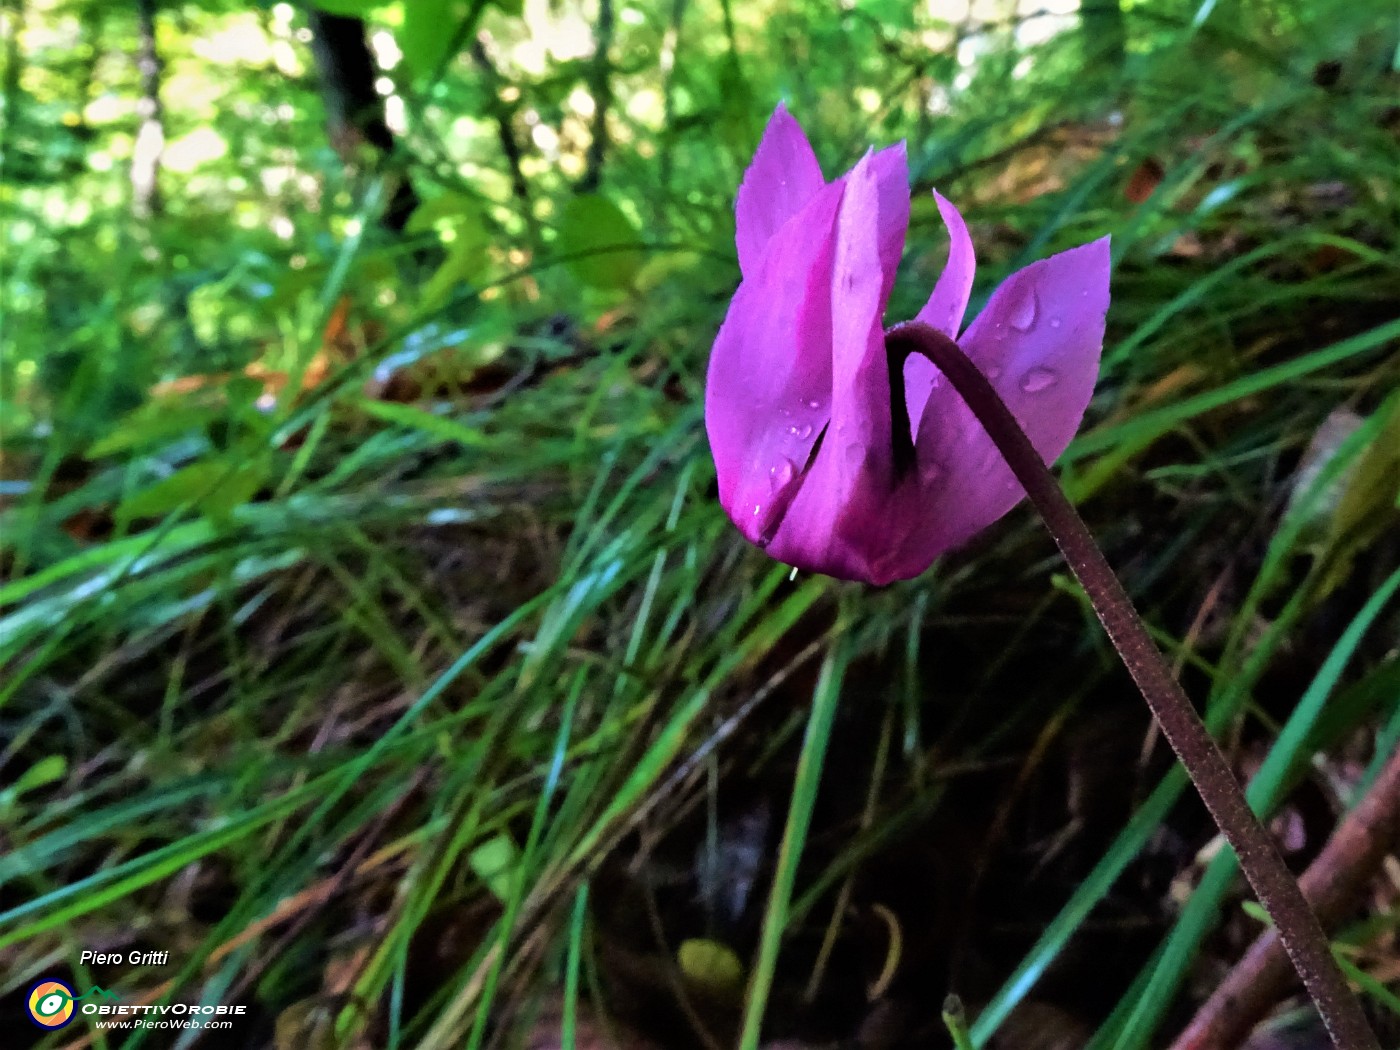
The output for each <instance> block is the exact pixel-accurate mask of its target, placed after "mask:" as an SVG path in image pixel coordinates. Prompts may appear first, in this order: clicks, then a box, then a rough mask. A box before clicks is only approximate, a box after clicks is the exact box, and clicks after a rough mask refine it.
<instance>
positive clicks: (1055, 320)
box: [1050, 317, 1060, 328]
mask: <svg viewBox="0 0 1400 1050" xmlns="http://www.w3.org/2000/svg"><path fill="white" fill-rule="evenodd" d="M1050 327H1051V328H1059V327H1060V319H1059V318H1058V317H1052V318H1050Z"/></svg>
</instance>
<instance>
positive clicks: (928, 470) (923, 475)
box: [919, 460, 943, 485]
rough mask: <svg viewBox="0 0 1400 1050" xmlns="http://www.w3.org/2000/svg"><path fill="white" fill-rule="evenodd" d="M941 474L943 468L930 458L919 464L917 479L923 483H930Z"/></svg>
mask: <svg viewBox="0 0 1400 1050" xmlns="http://www.w3.org/2000/svg"><path fill="white" fill-rule="evenodd" d="M942 476H943V468H942V467H941V466H940V465H939V464H937V463H934V462H933V461H931V460H925V461H924V462H922V463H920V464H919V480H920V481H922V482H923V483H924V484H925V485H932V484H933V483H934V482H935V481H937V480H938V479H939V478H941V477H942Z"/></svg>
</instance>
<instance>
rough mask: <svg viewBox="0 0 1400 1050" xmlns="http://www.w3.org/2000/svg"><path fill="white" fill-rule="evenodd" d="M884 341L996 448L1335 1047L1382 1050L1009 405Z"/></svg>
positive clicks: (948, 361)
mask: <svg viewBox="0 0 1400 1050" xmlns="http://www.w3.org/2000/svg"><path fill="white" fill-rule="evenodd" d="M885 343H886V346H887V347H888V349H889V352H890V359H891V362H892V363H893V362H896V361H898V362H902V361H903V360H904V358H905V356H907V355H908V354H909V353H918V354H922V355H924V356H925V357H927V358H928V359H929V360H930V361H932V362H933V363H934V364H935V365H936V366H937V367H938V369H939V371H941V372H942V373H943V375H944V376H945V377H946V378H947V379H948V381H949V382H950V383H951V384H952V385H953V389H955V390H956V391H957V392H958V394H959V396H960V397H962V399H963V400H964V401H965V402H966V403H967V406H968V407H969V408H970V409H971V410H972V413H973V415H975V416H976V417H977V420H978V422H979V423H981V424H982V426H983V428H984V429H985V430H986V431H987V433H988V435H989V436H990V437H991V439H992V441H993V442H994V443H995V444H996V446H997V448H998V449H999V450H1000V451H1001V454H1002V456H1003V457H1005V459H1006V462H1007V464H1008V465H1009V466H1010V467H1011V471H1012V473H1013V474H1015V475H1016V480H1017V481H1019V482H1020V483H1021V485H1022V486H1023V487H1024V488H1025V490H1026V495H1027V496H1029V497H1030V501H1031V503H1032V504H1034V506H1035V509H1036V511H1037V512H1038V513H1039V514H1040V516H1041V519H1042V520H1043V521H1044V522H1045V526H1046V528H1048V529H1049V530H1050V533H1051V535H1052V536H1054V538H1055V543H1056V545H1058V546H1059V548H1060V553H1062V554H1063V555H1064V557H1065V561H1066V562H1068V563H1069V567H1070V569H1071V570H1072V571H1073V572H1074V575H1075V577H1076V578H1078V580H1079V582H1080V584H1081V585H1082V586H1083V588H1084V591H1085V593H1086V594H1087V595H1088V596H1089V600H1090V602H1092V603H1093V606H1094V612H1095V614H1096V615H1097V616H1098V618H1099V621H1100V622H1101V623H1102V624H1103V626H1104V630H1105V631H1106V632H1107V634H1108V637H1109V640H1110V641H1112V643H1113V646H1114V648H1115V649H1117V650H1118V655H1119V657H1120V658H1121V659H1122V661H1123V665H1124V666H1125V667H1127V669H1128V673H1129V674H1131V675H1132V676H1133V681H1134V682H1136V683H1137V687H1138V690H1139V691H1140V692H1141V693H1142V696H1143V699H1144V700H1146V701H1147V706H1148V707H1149V708H1151V709H1152V714H1153V716H1154V717H1155V718H1156V719H1157V724H1158V725H1159V726H1161V728H1162V734H1163V735H1164V736H1165V737H1166V738H1167V741H1168V743H1170V744H1171V746H1172V750H1173V751H1175V752H1176V755H1177V758H1179V759H1180V760H1181V764H1182V766H1183V767H1185V769H1186V772H1187V774H1188V775H1189V776H1190V777H1191V781H1192V783H1193V784H1195V786H1196V790H1197V792H1198V793H1199V794H1200V796H1201V800H1202V801H1203V802H1204V803H1205V804H1206V808H1207V809H1208V810H1210V815H1211V817H1212V818H1213V819H1214V820H1215V823H1216V825H1217V826H1218V827H1219V828H1220V831H1221V832H1222V833H1223V834H1224V836H1225V838H1226V840H1227V841H1228V842H1229V843H1230V845H1231V846H1232V847H1233V848H1234V850H1235V854H1236V856H1237V857H1238V858H1239V862H1240V868H1241V869H1242V870H1243V871H1244V873H1245V877H1246V878H1248V879H1249V883H1250V885H1251V886H1253V887H1254V892H1255V893H1256V894H1257V895H1258V897H1259V901H1260V903H1261V904H1263V906H1264V908H1265V909H1266V910H1267V911H1268V913H1269V915H1270V917H1271V918H1272V919H1273V921H1274V924H1275V926H1276V927H1277V928H1278V932H1279V940H1280V941H1281V942H1282V943H1283V946H1284V949H1285V950H1286V951H1287V952H1288V956H1289V958H1290V959H1291V960H1292V961H1293V966H1294V968H1295V969H1296V970H1297V971H1298V976H1299V977H1300V978H1302V981H1303V985H1304V987H1306V988H1307V991H1308V994H1309V995H1310V996H1311V997H1312V1000H1313V1002H1314V1003H1315V1004H1316V1005H1317V1010H1318V1013H1319V1014H1320V1015H1321V1016H1322V1020H1323V1022H1324V1023H1325V1024H1326V1025H1327V1030H1328V1032H1329V1033H1330V1034H1331V1036H1332V1040H1333V1042H1335V1043H1336V1045H1337V1047H1338V1048H1339V1050H1379V1047H1380V1044H1379V1043H1377V1042H1376V1037H1375V1034H1374V1033H1373V1032H1372V1031H1371V1028H1370V1026H1369V1025H1368V1024H1367V1022H1366V1018H1365V1015H1364V1014H1363V1013H1362V1012H1361V1006H1360V1004H1359V1003H1358V1002H1357V1001H1356V997H1355V996H1354V995H1352V992H1351V988H1350V987H1349V986H1348V985H1347V982H1346V978H1344V977H1343V976H1342V972H1341V970H1340V969H1339V968H1338V967H1337V963H1336V960H1335V959H1334V958H1333V957H1332V950H1331V947H1330V946H1329V944H1328V941H1327V935H1326V934H1325V933H1324V932H1323V930H1322V927H1321V925H1320V924H1319V923H1318V921H1317V917H1316V916H1315V915H1314V914H1313V912H1312V909H1311V908H1309V907H1308V902H1307V900H1306V899H1305V898H1304V896H1303V894H1302V891H1301V890H1299V888H1298V883H1297V882H1296V881H1295V880H1294V878H1293V876H1292V874H1291V873H1290V872H1289V870H1288V868H1287V867H1286V866H1285V865H1284V863H1283V859H1282V858H1281V857H1280V856H1279V855H1278V851H1277V850H1276V849H1275V848H1274V844H1273V840H1272V839H1270V838H1269V835H1268V833H1267V832H1266V831H1265V830H1264V828H1263V827H1262V826H1261V825H1260V823H1259V821H1258V819H1257V818H1256V817H1255V815H1254V813H1253V811H1252V810H1251V809H1250V808H1249V803H1248V802H1246V801H1245V797H1244V792H1243V791H1242V790H1241V789H1240V785H1239V782H1238V781H1236V780H1235V777H1234V774H1232V773H1231V772H1230V767H1229V765H1228V764H1227V763H1226V761H1225V758H1224V756H1223V755H1221V753H1220V749H1219V748H1218V747H1216V745H1215V740H1214V739H1213V738H1212V737H1211V735H1210V733H1209V731H1208V730H1207V729H1206V727H1205V725H1204V724H1203V723H1202V722H1201V719H1200V716H1199V715H1197V713H1196V709H1195V708H1194V707H1192V706H1191V701H1190V700H1188V699H1187V698H1186V694H1185V693H1183V692H1182V691H1181V687H1180V686H1179V685H1178V684H1177V682H1176V679H1175V678H1173V677H1172V673H1171V671H1170V669H1169V668H1168V667H1167V664H1166V661H1165V660H1164V659H1163V658H1162V655H1161V653H1160V652H1158V650H1157V647H1156V645H1154V644H1153V642H1152V639H1151V638H1150V637H1149V636H1148V633H1147V628H1146V627H1144V626H1143V623H1142V620H1141V619H1140V618H1139V617H1138V614H1137V611H1136V610H1135V609H1134V608H1133V604H1132V601H1131V600H1130V599H1129V598H1128V596H1127V594H1126V593H1124V591H1123V586H1122V584H1120V583H1119V582H1118V577H1117V576H1115V575H1114V574H1113V570H1112V569H1111V568H1109V565H1108V562H1107V561H1106V560H1105V559H1104V556H1103V552H1101V551H1100V550H1099V548H1098V545H1097V544H1096V543H1095V542H1094V538H1093V536H1092V535H1091V534H1090V532H1089V529H1088V527H1087V526H1086V525H1085V524H1084V521H1083V519H1081V518H1080V517H1079V514H1078V512H1077V511H1075V509H1074V507H1073V505H1071V503H1070V502H1069V500H1068V499H1066V498H1065V494H1064V493H1063V492H1062V491H1061V490H1060V486H1059V483H1058V482H1056V480H1055V478H1054V475H1052V474H1051V473H1050V471H1049V469H1048V468H1047V467H1046V466H1045V463H1044V462H1043V461H1042V460H1041V458H1040V455H1039V453H1037V452H1036V450H1035V449H1034V448H1033V447H1032V445H1031V443H1030V439H1029V438H1027V437H1026V435H1025V432H1024V431H1022V430H1021V426H1020V424H1019V423H1017V422H1016V419H1015V417H1014V416H1012V414H1011V411H1010V409H1008V408H1007V407H1006V405H1005V403H1003V401H1002V400H1001V398H1000V397H999V396H998V395H997V393H996V391H995V390H994V389H992V385H991V384H990V383H989V382H987V380H986V379H985V378H984V377H983V376H982V373H981V372H980V371H978V369H977V366H976V365H974V364H973V363H972V361H971V360H969V359H968V357H967V355H965V354H964V353H963V352H962V350H960V349H959V348H958V345H957V344H956V343H954V342H953V341H952V340H951V339H949V338H948V337H947V336H946V335H944V334H943V333H942V332H939V331H938V330H937V329H935V328H932V327H930V326H928V325H926V324H922V323H920V322H917V321H911V322H908V323H906V324H901V325H896V326H895V327H893V328H891V329H890V330H889V332H888V333H887V334H886V337H885Z"/></svg>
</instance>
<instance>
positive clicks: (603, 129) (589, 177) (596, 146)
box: [578, 0, 613, 193]
mask: <svg viewBox="0 0 1400 1050" xmlns="http://www.w3.org/2000/svg"><path fill="white" fill-rule="evenodd" d="M594 35H595V36H596V37H597V40H598V50H597V52H596V53H595V54H594V56H593V71H592V73H591V74H590V76H589V78H588V93H589V94H590V95H592V96H593V140H592V141H591V142H589V144H588V157H587V162H586V164H585V167H584V170H583V177H582V178H581V179H579V181H578V190H579V192H580V193H592V192H593V191H594V190H596V189H597V188H598V184H599V183H600V182H601V181H602V179H603V158H604V157H606V156H607V152H608V142H609V140H608V111H609V110H610V109H612V103H613V90H612V66H611V65H610V64H609V59H608V51H609V50H611V48H612V42H613V5H612V0H598V28H597V30H596V32H595V34H594Z"/></svg>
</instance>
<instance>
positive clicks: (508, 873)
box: [467, 835, 520, 901]
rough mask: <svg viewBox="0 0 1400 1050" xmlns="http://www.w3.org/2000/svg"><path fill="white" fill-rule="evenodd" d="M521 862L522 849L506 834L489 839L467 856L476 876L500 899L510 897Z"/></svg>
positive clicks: (503, 899)
mask: <svg viewBox="0 0 1400 1050" xmlns="http://www.w3.org/2000/svg"><path fill="white" fill-rule="evenodd" d="M519 863H520V850H519V849H518V848H517V847H516V845H515V843H514V842H512V841H511V840H510V839H509V838H507V837H506V836H505V835H496V836H494V837H493V838H489V839H487V840H486V841H485V842H483V843H482V844H481V845H480V846H478V847H476V849H474V850H472V851H471V854H470V855H469V856H468V857H467V864H468V865H470V867H471V869H472V871H473V872H475V873H476V877H477V878H479V879H480V880H481V881H482V882H484V883H485V884H486V888H487V889H489V890H490V891H491V893H492V895H493V896H495V897H496V898H497V899H498V900H502V901H505V900H508V899H509V898H510V887H511V881H512V880H513V879H514V878H515V869H516V866H517V865H518V864H519Z"/></svg>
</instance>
